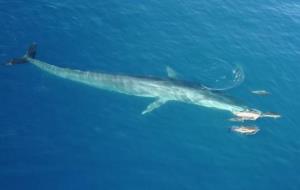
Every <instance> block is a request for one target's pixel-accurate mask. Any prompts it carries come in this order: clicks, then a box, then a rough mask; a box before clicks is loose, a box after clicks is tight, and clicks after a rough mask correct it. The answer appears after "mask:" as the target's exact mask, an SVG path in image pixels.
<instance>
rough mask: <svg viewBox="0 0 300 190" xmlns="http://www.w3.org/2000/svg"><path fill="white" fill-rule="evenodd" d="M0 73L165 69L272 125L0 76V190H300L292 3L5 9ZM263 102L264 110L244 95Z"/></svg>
mask: <svg viewBox="0 0 300 190" xmlns="http://www.w3.org/2000/svg"><path fill="white" fill-rule="evenodd" d="M0 26H1V30H0V62H1V64H2V63H5V62H6V61H8V60H9V59H10V58H13V57H17V56H21V55H24V53H25V51H26V48H27V47H28V46H29V45H30V44H31V43H32V42H36V43H37V44H38V52H37V59H40V60H42V61H45V62H47V63H49V64H53V65H57V66H61V67H68V68H74V69H80V70H88V71H94V72H99V71H101V72H108V73H124V74H128V75H143V76H158V77H166V76H167V74H166V71H165V68H166V66H170V67H172V68H173V69H174V70H176V71H177V73H179V75H180V78H181V80H189V81H193V82H195V83H202V84H206V85H209V86H213V87H221V86H224V85H228V84H229V83H230V82H231V79H229V75H230V73H231V71H232V69H233V68H234V67H235V65H239V66H240V67H242V68H243V69H244V73H245V80H244V82H243V83H242V84H241V85H239V86H238V87H236V88H234V89H232V90H228V91H226V92H224V93H225V94H226V96H230V97H233V99H234V100H235V101H237V102H240V103H241V104H242V105H247V106H249V107H252V108H256V109H259V110H262V111H273V112H278V113H280V114H281V115H282V118H280V119H277V120H273V119H262V120H258V121H255V122H250V123H246V124H249V125H257V126H258V127H260V129H261V130H260V132H259V133H257V134H256V135H253V136H244V135H239V134H236V133H232V132H230V130H229V128H230V127H231V126H232V125H237V123H232V122H230V121H228V119H229V118H231V117H232V115H231V114H230V113H228V112H225V111H220V110H215V109H208V108H204V107H199V106H194V105H188V104H183V103H178V102H168V103H167V104H165V105H163V106H161V107H160V108H159V109H157V110H155V111H153V112H151V113H149V114H147V115H141V112H142V111H143V110H144V109H145V107H146V106H147V105H148V104H150V103H151V102H153V99H151V98H140V97H134V96H127V95H124V94H118V93H115V92H109V91H103V90H99V89H95V88H92V87H89V86H85V85H82V84H79V83H75V82H72V81H68V80H64V79H61V78H58V77H55V76H53V75H50V74H48V73H46V72H43V71H41V70H39V69H38V68H36V67H35V66H33V65H32V64H23V65H14V66H4V65H1V66H0V189H1V190H20V189H22V190H33V189H43V190H53V189H56V190H66V189H70V190H75V189H76V190H77V189H78V190H81V189H88V190H94V189H95V190H96V189H97V190H99V189H101V190H119V189H120V190H125V189H126V190H143V189H147V190H160V189H161V190H166V189H170V190H171V189H172V190H177V189H178V190H217V189H222V190H225V189H226V190H254V189H255V190H266V189H272V190H299V189H300V126H299V123H300V115H299V112H300V102H299V94H300V79H299V76H300V75H299V74H300V1H298V0H281V1H278V0H257V1H245V0H233V1H229V0H210V1H201V0H189V1H182V0H164V1H159V0H148V1H146V0H121V1H117V0H110V1H99V0H85V1H80V0H65V1H61V0H26V1H22V0H6V1H5V0H2V1H0ZM257 89H264V90H267V91H269V92H270V93H271V95H269V96H265V97H260V96H255V95H253V94H251V92H250V91H251V90H257Z"/></svg>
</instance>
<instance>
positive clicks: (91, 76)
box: [8, 43, 263, 120]
mask: <svg viewBox="0 0 300 190" xmlns="http://www.w3.org/2000/svg"><path fill="white" fill-rule="evenodd" d="M36 51H37V44H36V43H33V44H31V45H30V46H29V48H28V50H27V52H26V54H25V55H24V56H23V57H20V58H14V59H11V60H10V61H9V62H8V65H15V64H23V63H31V64H33V65H35V66H36V67H38V68H39V69H41V70H43V71H45V72H47V73H49V74H52V75H55V76H57V77H60V78H63V79H67V80H71V81H75V82H78V83H82V84H85V85H88V86H91V87H95V88H98V89H102V90H107V91H113V92H118V93H122V94H126V95H130V96H137V97H145V98H152V99H153V102H152V103H150V104H149V105H148V106H146V108H145V109H144V110H143V111H141V114H147V113H150V112H152V111H153V110H156V109H158V108H159V107H161V106H162V105H164V104H166V103H168V102H171V101H176V102H182V103H186V104H193V105H197V106H201V107H206V108H211V109H216V110H223V111H227V112H230V113H232V114H233V115H235V116H237V117H239V118H240V117H242V120H247V119H249V120H256V119H257V118H259V117H261V116H262V115H263V114H262V112H261V111H259V110H255V109H250V108H248V107H247V106H245V105H239V104H237V103H235V102H234V101H233V100H232V99H230V98H228V97H227V96H224V95H223V93H220V92H219V91H215V90H213V89H211V88H207V87H206V86H204V85H201V84H200V85H199V84H193V83H190V82H187V81H184V80H179V79H178V78H177V77H176V72H175V71H174V70H173V69H172V68H170V67H167V69H166V71H167V77H165V78H160V77H152V76H151V77H147V76H130V75H122V74H110V73H105V72H90V71H81V70H77V69H69V68H63V67H59V66H56V65H52V64H49V63H46V62H43V61H40V60H38V59H36V58H35V57H36Z"/></svg>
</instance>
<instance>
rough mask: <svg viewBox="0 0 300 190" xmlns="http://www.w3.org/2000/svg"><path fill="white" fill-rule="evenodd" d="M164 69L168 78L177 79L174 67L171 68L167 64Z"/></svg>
mask: <svg viewBox="0 0 300 190" xmlns="http://www.w3.org/2000/svg"><path fill="white" fill-rule="evenodd" d="M166 71H167V75H168V77H169V78H171V79H177V77H178V74H177V73H176V71H174V69H172V68H171V67H169V66H167V67H166Z"/></svg>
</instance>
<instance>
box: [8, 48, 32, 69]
mask: <svg viewBox="0 0 300 190" xmlns="http://www.w3.org/2000/svg"><path fill="white" fill-rule="evenodd" d="M36 49H37V44H36V43H32V44H31V45H30V46H29V48H28V49H27V52H26V54H25V55H24V56H23V57H17V58H13V59H11V60H10V61H9V62H8V63H7V64H8V65H14V64H23V63H27V62H28V58H32V59H34V58H35V56H36Z"/></svg>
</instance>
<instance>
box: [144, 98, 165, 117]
mask: <svg viewBox="0 0 300 190" xmlns="http://www.w3.org/2000/svg"><path fill="white" fill-rule="evenodd" d="M167 101H168V100H165V99H161V98H159V99H157V100H155V101H154V102H152V103H151V104H149V105H148V106H147V108H146V109H145V110H144V111H143V112H142V114H143V115H144V114H146V113H149V112H151V111H153V110H155V109H157V108H159V107H160V106H161V105H163V104H164V103H166V102H167Z"/></svg>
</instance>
